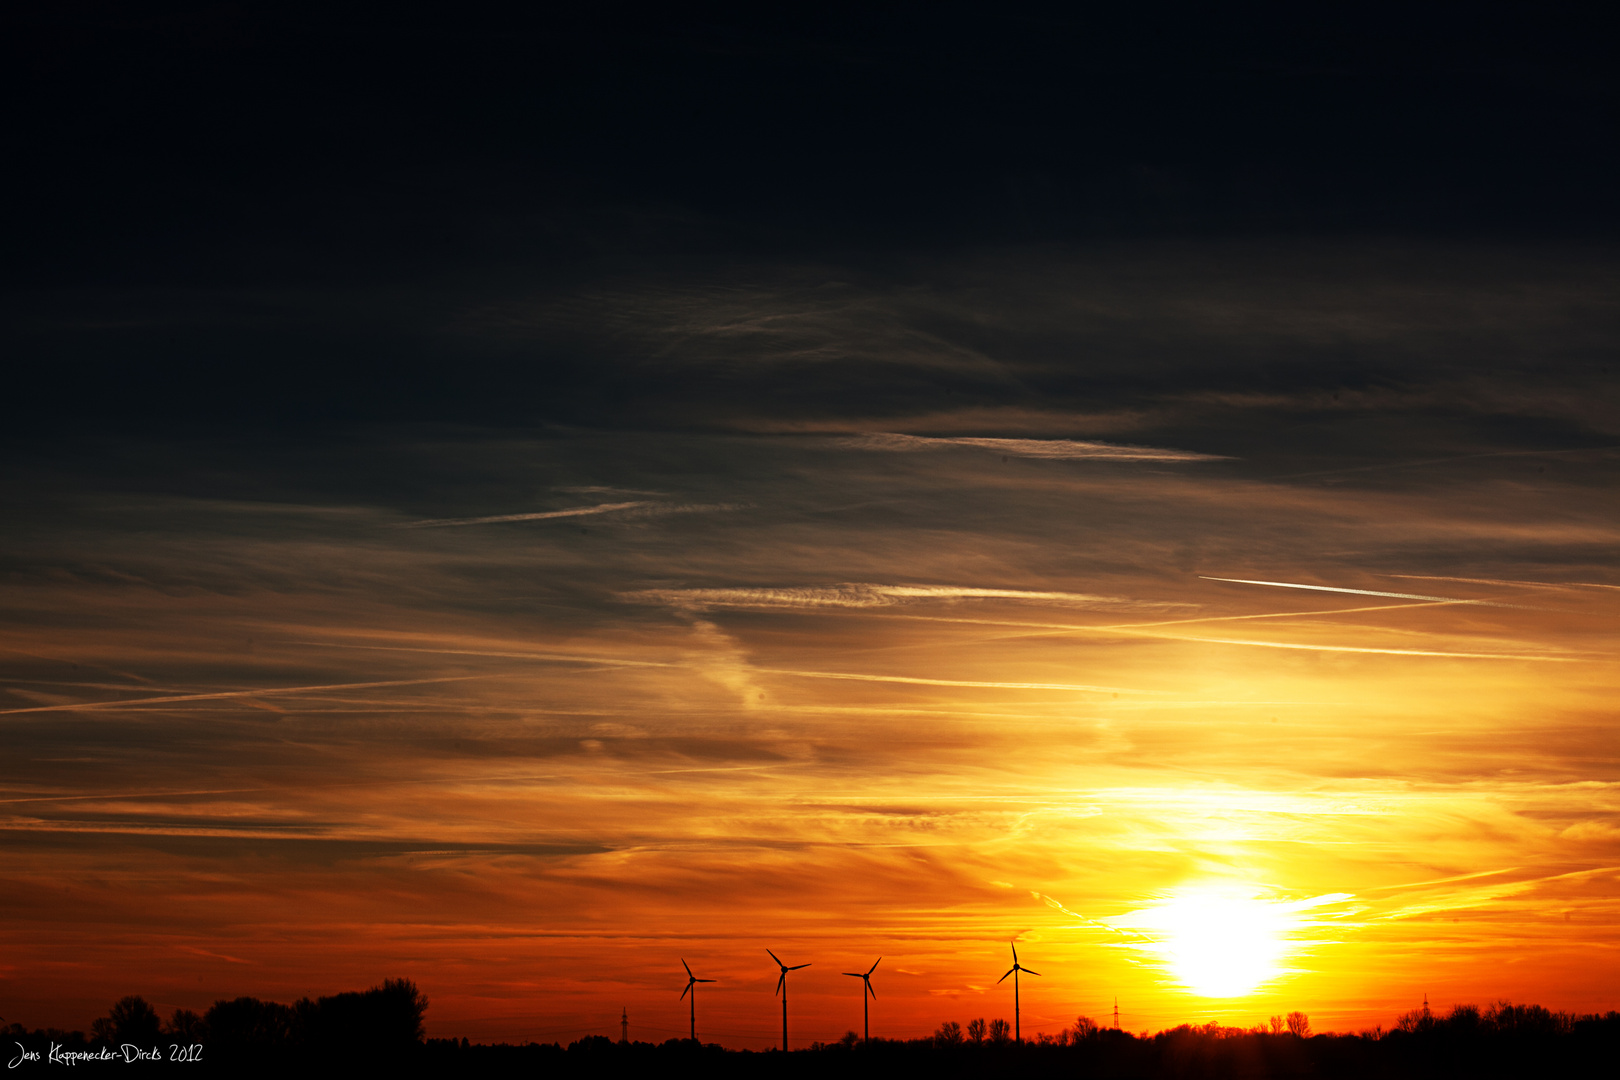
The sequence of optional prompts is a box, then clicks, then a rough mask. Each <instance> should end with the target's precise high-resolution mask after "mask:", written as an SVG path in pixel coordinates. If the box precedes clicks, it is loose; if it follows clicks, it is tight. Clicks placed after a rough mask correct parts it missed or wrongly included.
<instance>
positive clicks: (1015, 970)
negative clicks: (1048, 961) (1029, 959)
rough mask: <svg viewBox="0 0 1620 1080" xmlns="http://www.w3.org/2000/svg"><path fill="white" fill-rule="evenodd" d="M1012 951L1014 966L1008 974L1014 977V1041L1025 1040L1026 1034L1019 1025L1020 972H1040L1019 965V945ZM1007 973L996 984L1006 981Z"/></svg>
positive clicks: (1027, 973) (1033, 973)
mask: <svg viewBox="0 0 1620 1080" xmlns="http://www.w3.org/2000/svg"><path fill="white" fill-rule="evenodd" d="M1009 944H1011V942H1009ZM1012 951H1013V966H1012V967H1010V968H1008V969H1007V975H1011V976H1012V977H1013V1041H1014V1042H1023V1041H1024V1035H1023V1032H1022V1031H1020V1030H1019V1027H1018V973H1019V972H1020V971H1022V972H1023V973H1024V974H1025V975H1039V974H1040V972H1038V971H1031V970H1029V968H1027V967H1019V966H1018V946H1017V945H1013V947H1012ZM1007 975H1003V976H1002V977H1001V978H999V979H997V980H996V985H998V986H999V985H1000V984H1001V983H1003V982H1005V981H1006V980H1007Z"/></svg>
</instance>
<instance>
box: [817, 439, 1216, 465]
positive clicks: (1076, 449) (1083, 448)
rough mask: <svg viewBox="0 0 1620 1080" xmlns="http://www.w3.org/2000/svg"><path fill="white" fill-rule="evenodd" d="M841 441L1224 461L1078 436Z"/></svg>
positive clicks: (901, 447) (862, 445)
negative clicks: (1069, 437) (1062, 437)
mask: <svg viewBox="0 0 1620 1080" xmlns="http://www.w3.org/2000/svg"><path fill="white" fill-rule="evenodd" d="M839 442H840V444H841V445H844V446H849V447H852V448H858V449H861V450H893V451H900V452H908V451H917V450H948V449H951V448H954V447H969V448H972V449H975V450H988V451H990V452H991V453H995V454H1002V455H1005V456H1007V457H1026V458H1058V459H1064V460H1078V459H1091V460H1098V461H1223V460H1226V459H1225V457H1224V456H1223V455H1221V454H1201V453H1198V452H1196V451H1193V450H1171V449H1166V448H1164V447H1157V446H1127V445H1123V444H1120V443H1105V442H1090V441H1084V440H1079V439H995V438H979V437H973V436H952V437H949V438H935V437H931V436H926V435H899V434H894V433H890V432H874V433H872V434H870V435H859V436H856V437H854V438H849V439H841V440H839Z"/></svg>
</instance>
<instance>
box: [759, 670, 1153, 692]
mask: <svg viewBox="0 0 1620 1080" xmlns="http://www.w3.org/2000/svg"><path fill="white" fill-rule="evenodd" d="M748 670H749V671H754V672H759V673H760V674H764V675H790V676H793V677H795V678H800V679H848V680H850V681H853V682H885V683H910V684H913V685H917V686H979V687H984V688H986V689H989V690H1087V691H1093V692H1096V693H1104V694H1122V693H1124V694H1140V693H1143V691H1141V690H1131V689H1129V688H1127V687H1123V686H1086V685H1081V684H1077V683H1034V682H989V681H979V680H976V679H924V678H918V677H915V676H911V675H856V674H852V673H849V672H843V671H796V670H793V669H790V668H749V669H748Z"/></svg>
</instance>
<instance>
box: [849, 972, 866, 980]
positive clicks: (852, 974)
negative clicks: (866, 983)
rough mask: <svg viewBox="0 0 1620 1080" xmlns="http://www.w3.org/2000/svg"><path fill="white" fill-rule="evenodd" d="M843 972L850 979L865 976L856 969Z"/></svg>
mask: <svg viewBox="0 0 1620 1080" xmlns="http://www.w3.org/2000/svg"><path fill="white" fill-rule="evenodd" d="M844 974H845V975H848V976H849V977H850V978H852V979H864V978H866V976H865V975H862V974H861V973H860V972H858V971H846V972H844Z"/></svg>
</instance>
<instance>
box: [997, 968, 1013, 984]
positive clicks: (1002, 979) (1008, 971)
mask: <svg viewBox="0 0 1620 1080" xmlns="http://www.w3.org/2000/svg"><path fill="white" fill-rule="evenodd" d="M1017 970H1018V969H1017V968H1008V969H1007V975H1011V974H1012V973H1013V972H1015V971H1017ZM1007 975H1003V976H1002V977H1001V978H999V979H997V980H996V982H998V983H1001V982H1006V981H1007Z"/></svg>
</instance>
